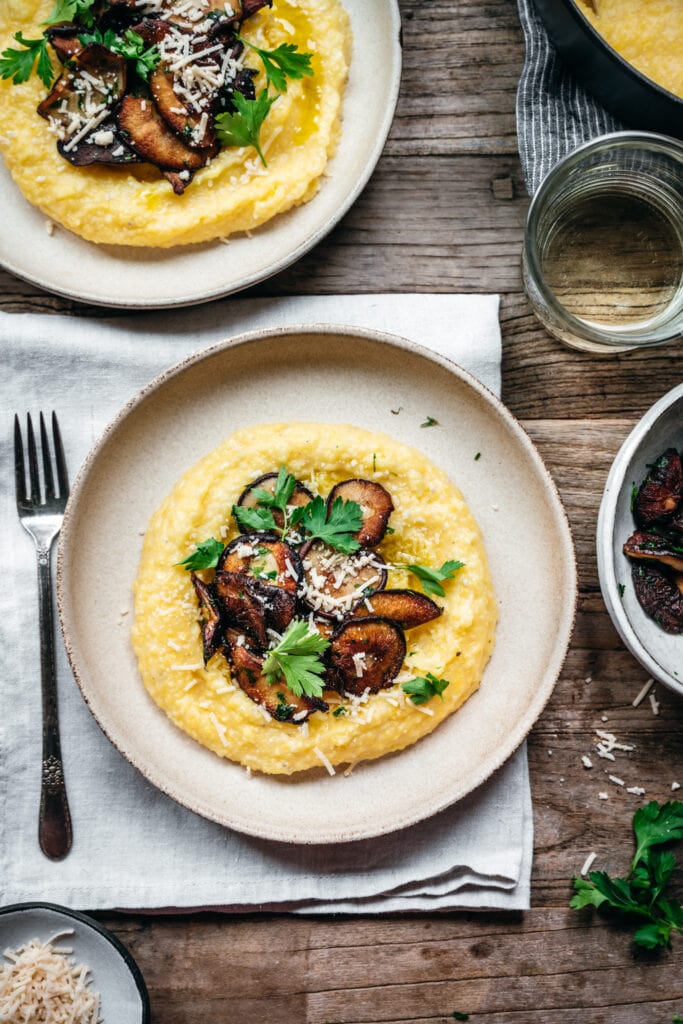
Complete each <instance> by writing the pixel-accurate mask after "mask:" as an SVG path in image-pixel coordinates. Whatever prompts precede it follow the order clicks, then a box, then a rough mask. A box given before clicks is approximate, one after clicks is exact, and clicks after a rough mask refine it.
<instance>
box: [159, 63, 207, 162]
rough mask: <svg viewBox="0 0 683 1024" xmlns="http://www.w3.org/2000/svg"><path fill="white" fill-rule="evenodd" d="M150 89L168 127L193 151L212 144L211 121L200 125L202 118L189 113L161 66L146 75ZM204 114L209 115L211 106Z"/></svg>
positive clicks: (170, 72)
mask: <svg viewBox="0 0 683 1024" xmlns="http://www.w3.org/2000/svg"><path fill="white" fill-rule="evenodd" d="M149 87H150V89H151V91H152V96H153V97H154V102H155V103H156V107H157V110H158V111H159V113H160V114H161V116H162V118H163V119H164V121H165V122H166V123H167V124H168V126H169V127H170V128H172V129H173V131H174V132H176V133H177V134H178V135H182V137H183V142H185V143H186V144H187V145H188V146H190V147H192V148H193V149H207V148H211V147H212V146H214V145H215V142H216V132H215V131H214V127H213V118H212V117H208V120H207V119H206V118H205V119H204V122H205V123H204V125H202V115H201V114H200V113H197V112H196V111H193V110H190V109H189V107H188V105H187V103H186V102H185V101H184V100H182V99H181V98H180V96H178V94H177V92H176V91H175V88H174V74H173V72H172V71H171V70H170V69H169V67H168V66H167V65H164V64H160V65H159V67H158V68H156V70H155V71H153V72H152V74H151V75H150V76H149ZM206 113H207V116H208V115H209V114H210V113H211V110H210V107H209V108H207V111H206ZM200 132H201V135H200Z"/></svg>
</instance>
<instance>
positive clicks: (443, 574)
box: [397, 559, 465, 597]
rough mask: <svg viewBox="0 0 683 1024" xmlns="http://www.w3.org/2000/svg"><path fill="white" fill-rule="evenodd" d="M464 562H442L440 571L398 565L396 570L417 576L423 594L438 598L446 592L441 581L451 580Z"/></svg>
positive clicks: (424, 566)
mask: <svg viewBox="0 0 683 1024" xmlns="http://www.w3.org/2000/svg"><path fill="white" fill-rule="evenodd" d="M464 565H465V563H464V562H458V561H456V560H455V559H451V560H449V561H448V562H444V563H443V565H442V566H441V568H440V569H430V567H429V566H428V565H419V564H417V565H415V564H411V565H399V566H397V568H398V569H407V570H408V572H412V574H413V576H417V578H418V579H419V581H420V583H421V584H422V589H423V590H424V592H425V594H436V595H437V596H438V597H445V596H446V591H445V590H444V589H443V587H442V586H441V584H442V582H443V580H452V579H453V577H454V576H455V574H456V572H457V571H458V569H462V568H464Z"/></svg>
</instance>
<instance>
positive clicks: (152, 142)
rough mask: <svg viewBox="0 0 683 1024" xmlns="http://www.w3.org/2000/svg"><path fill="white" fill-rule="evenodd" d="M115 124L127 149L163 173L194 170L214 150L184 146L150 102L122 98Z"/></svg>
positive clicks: (204, 161)
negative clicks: (132, 150)
mask: <svg viewBox="0 0 683 1024" xmlns="http://www.w3.org/2000/svg"><path fill="white" fill-rule="evenodd" d="M118 124H119V131H120V132H123V133H125V139H126V142H127V143H128V145H129V146H130V147H131V149H134V150H135V152H136V153H138V154H139V156H141V157H142V158H143V160H148V161H149V162H150V163H152V164H156V166H157V167H160V168H161V169H162V170H165V171H179V172H181V173H182V172H191V171H196V170H198V169H199V168H200V167H204V165H205V164H206V161H207V160H208V159H209V158H210V156H212V155H214V154H215V152H216V149H215V147H214V148H213V149H202V150H197V149H190V147H189V146H186V145H185V143H184V142H183V141H182V139H180V138H179V137H178V136H177V135H175V134H174V133H173V132H172V131H171V129H170V128H169V127H168V125H167V124H166V123H165V122H164V120H163V119H162V117H161V115H160V114H159V112H158V110H157V109H156V107H155V105H154V103H153V102H152V100H145V99H141V98H140V97H138V96H125V97H124V99H123V103H122V104H121V107H120V109H119V113H118Z"/></svg>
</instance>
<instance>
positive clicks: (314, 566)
mask: <svg viewBox="0 0 683 1024" xmlns="http://www.w3.org/2000/svg"><path fill="white" fill-rule="evenodd" d="M299 554H300V555H301V563H302V565H303V572H304V578H303V582H302V584H301V588H300V590H299V595H300V597H301V598H302V600H303V601H304V602H305V604H306V606H307V607H308V608H309V609H310V610H311V611H313V612H315V614H316V616H320V617H322V618H327V619H337V620H340V619H344V618H346V616H347V615H348V614H349V612H350V611H351V609H352V608H353V607H354V605H355V604H356V603H357V602H358V601H359V600H362V599H364V598H369V597H370V595H371V594H374V593H375V592H376V591H377V590H383V589H384V587H385V586H386V583H387V569H386V564H385V562H384V559H383V558H382V556H381V555H378V554H377V552H376V551H367V550H365V549H362V548H361V550H360V551H356V552H355V553H354V554H352V555H346V554H344V553H343V552H342V551H336V550H335V549H334V548H331V547H328V546H327V544H323V543H322V542H321V541H307V543H306V544H304V546H303V547H302V548H301V549H300V551H299Z"/></svg>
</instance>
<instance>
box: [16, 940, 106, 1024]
mask: <svg viewBox="0 0 683 1024" xmlns="http://www.w3.org/2000/svg"><path fill="white" fill-rule="evenodd" d="M60 935H73V932H72V931H65V932H60V933H58V934H57V935H53V936H52V938H50V939H48V940H47V941H46V942H41V940H40V939H32V940H31V941H30V942H27V943H25V944H24V945H23V946H20V947H19V949H6V950H5V953H4V956H5V958H6V959H7V960H8V961H9V963H6V964H2V965H0V1021H4V1022H7V1024H97V1022H98V1021H99V1020H100V997H99V994H98V993H97V992H94V991H93V990H92V989H90V988H89V987H88V986H89V985H90V978H89V977H88V975H89V973H90V968H89V967H87V966H86V965H85V964H78V965H76V963H75V961H74V959H73V957H71V956H68V954H69V953H72V952H73V950H72V949H69V948H66V947H62V948H60V947H56V946H53V945H52V943H53V942H54V940H55V939H57V938H58V937H59V936H60Z"/></svg>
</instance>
